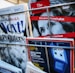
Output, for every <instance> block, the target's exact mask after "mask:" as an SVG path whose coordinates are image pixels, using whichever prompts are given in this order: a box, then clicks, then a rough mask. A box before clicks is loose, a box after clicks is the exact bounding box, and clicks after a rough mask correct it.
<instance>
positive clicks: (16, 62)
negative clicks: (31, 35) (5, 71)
mask: <svg viewBox="0 0 75 73" xmlns="http://www.w3.org/2000/svg"><path fill="white" fill-rule="evenodd" d="M0 60H1V61H4V62H6V63H8V64H10V65H12V66H15V67H17V68H19V69H21V70H22V73H25V69H26V63H27V60H28V57H27V49H26V47H25V37H23V36H20V35H17V36H15V35H4V34H2V35H0ZM6 66H7V68H12V66H9V65H6ZM13 70H15V68H13Z"/></svg>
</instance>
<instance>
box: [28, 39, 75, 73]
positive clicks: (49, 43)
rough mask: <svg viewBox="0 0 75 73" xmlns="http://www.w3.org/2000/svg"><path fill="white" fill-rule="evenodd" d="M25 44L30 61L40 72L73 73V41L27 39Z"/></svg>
mask: <svg viewBox="0 0 75 73" xmlns="http://www.w3.org/2000/svg"><path fill="white" fill-rule="evenodd" d="M27 44H30V46H29V47H28V56H29V59H30V61H31V62H32V63H33V64H34V65H35V66H37V67H38V68H40V69H41V70H43V71H45V72H47V73H74V70H73V68H74V50H73V49H74V39H68V38H27ZM71 47H72V48H71Z"/></svg>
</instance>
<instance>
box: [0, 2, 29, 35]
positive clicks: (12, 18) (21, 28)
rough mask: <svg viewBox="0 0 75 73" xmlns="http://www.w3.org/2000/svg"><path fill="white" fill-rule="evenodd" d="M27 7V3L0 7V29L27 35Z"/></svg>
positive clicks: (5, 31)
mask: <svg viewBox="0 0 75 73" xmlns="http://www.w3.org/2000/svg"><path fill="white" fill-rule="evenodd" d="M27 9H28V7H27V3H25V4H19V5H16V6H12V7H7V8H3V9H0V31H1V32H2V33H7V34H8V33H18V34H19V33H20V34H22V35H25V36H27V35H29V32H28V23H29V21H28V12H25V11H26V10H27Z"/></svg>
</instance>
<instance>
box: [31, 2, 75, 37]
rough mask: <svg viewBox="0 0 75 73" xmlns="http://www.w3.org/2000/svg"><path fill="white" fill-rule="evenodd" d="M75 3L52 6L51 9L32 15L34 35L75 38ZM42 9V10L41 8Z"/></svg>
mask: <svg viewBox="0 0 75 73" xmlns="http://www.w3.org/2000/svg"><path fill="white" fill-rule="evenodd" d="M74 7H75V3H73V4H69V5H67V6H65V5H63V6H59V7H58V6H57V7H53V8H50V11H49V12H47V11H45V12H42V13H38V14H32V15H31V25H32V32H33V36H34V37H38V36H47V35H49V36H50V37H64V38H65V37H68V38H75V36H74V34H75V28H74V27H75V8H74ZM40 11H41V10H40Z"/></svg>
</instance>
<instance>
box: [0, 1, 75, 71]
mask: <svg viewBox="0 0 75 73" xmlns="http://www.w3.org/2000/svg"><path fill="white" fill-rule="evenodd" d="M71 4H75V2H71V3H64V4H59V5H53V6H46V7H41V8H35V9H29V10H26V11H24V12H31V11H35V10H41V9H46V11H47V14H48V20H49V21H50V17H49V8H55V7H56V6H57V7H62V6H67V5H71ZM28 16H29V19H28V20H29V25H28V26H29V32H30V37H33V32H32V26H31V21H30V15H28ZM49 27H50V26H49ZM11 29H12V28H11ZM27 30H28V29H27ZM27 33H28V31H27ZM28 36H29V34H28ZM58 39H59V38H58ZM63 39H64V38H62V40H63ZM25 40H26V39H25ZM0 44H1V45H20V46H26V47H31V46H33V47H44V48H60V49H61V48H64V49H69V50H70V49H71V50H75V47H66V46H48V45H37V44H36V45H35V44H26V43H25V44H24V43H22V44H21V43H9V42H0ZM73 70H75V69H73Z"/></svg>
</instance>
